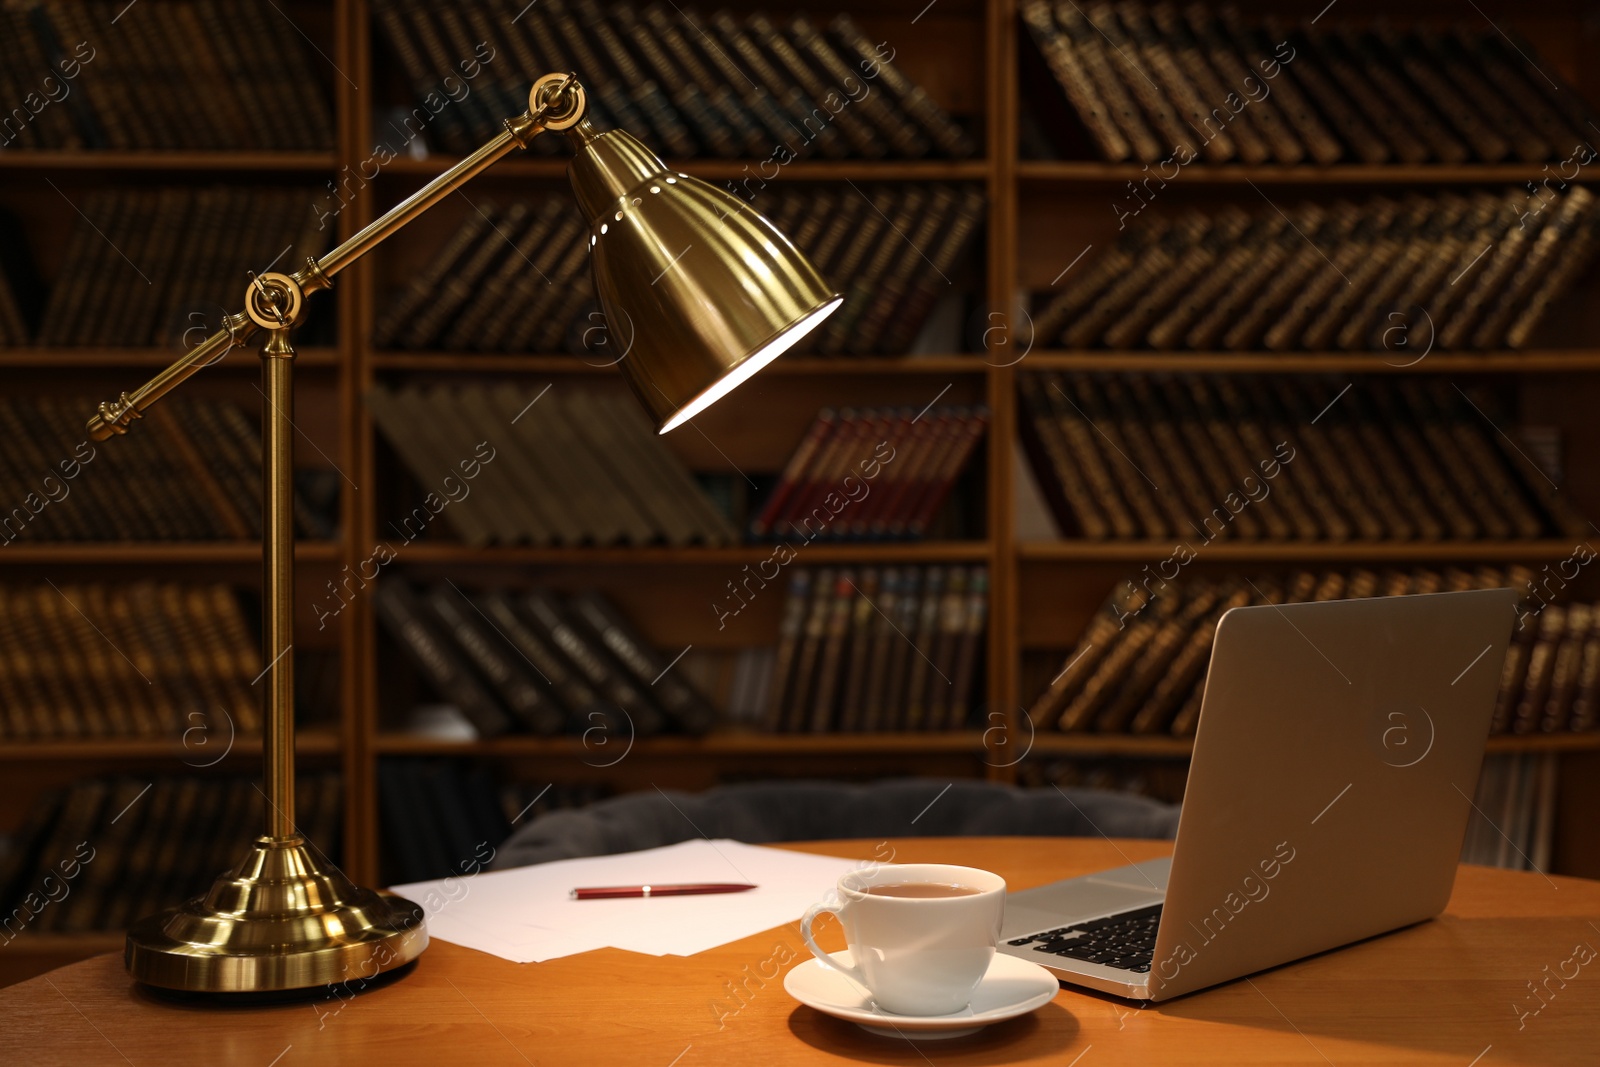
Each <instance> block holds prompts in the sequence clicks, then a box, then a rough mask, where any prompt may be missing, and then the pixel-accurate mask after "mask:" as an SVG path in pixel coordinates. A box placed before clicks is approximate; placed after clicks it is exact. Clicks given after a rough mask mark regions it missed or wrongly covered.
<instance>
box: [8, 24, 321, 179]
mask: <svg viewBox="0 0 1600 1067" xmlns="http://www.w3.org/2000/svg"><path fill="white" fill-rule="evenodd" d="M268 8H272V9H273V10H268ZM111 27H114V30H113V29H111ZM108 33H111V34H112V36H111V37H108V36H107V34H108ZM0 40H4V41H5V42H6V46H7V56H6V63H5V65H4V67H0V93H4V99H5V101H6V104H7V106H9V107H10V108H11V109H12V110H11V111H10V112H9V113H8V114H7V116H6V121H5V125H4V126H3V127H0V150H3V149H5V148H47V149H71V148H90V149H99V148H111V149H235V150H249V149H283V150H304V151H317V150H320V151H331V150H332V148H333V130H334V122H333V107H332V102H331V96H330V94H329V92H328V86H327V80H328V70H327V67H326V65H325V64H324V63H323V62H322V61H321V60H318V59H314V58H313V56H312V50H313V49H314V48H315V47H316V46H315V45H314V44H313V43H312V42H311V41H310V40H309V39H308V38H307V37H305V35H304V31H303V30H301V29H300V27H299V26H298V25H297V24H296V23H295V22H294V21H293V20H292V19H291V18H290V17H289V16H288V15H287V14H285V13H284V12H283V11H282V10H280V9H278V8H277V5H275V4H266V5H263V4H260V3H257V2H256V0H174V2H171V3H162V4H158V5H151V6H149V7H147V8H146V9H145V10H143V11H139V10H134V9H130V7H129V6H128V5H125V4H121V3H112V2H109V0H93V2H88V3H36V2H28V0H24V2H22V3H20V4H8V5H6V7H5V8H3V9H0Z"/></svg>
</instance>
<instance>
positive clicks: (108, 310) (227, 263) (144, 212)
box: [33, 5, 329, 359]
mask: <svg viewBox="0 0 1600 1067" xmlns="http://www.w3.org/2000/svg"><path fill="white" fill-rule="evenodd" d="M62 6H63V7H70V6H72V5H62ZM310 202H311V197H310V196H309V195H308V194H307V193H306V192H305V191H303V190H297V189H266V188H263V189H241V188H227V187H221V186H218V187H212V188H198V189H186V188H167V189H99V190H95V191H93V192H91V193H89V194H88V195H87V196H85V197H83V198H82V200H81V201H79V202H77V203H75V205H74V206H75V207H77V208H78V209H79V216H78V218H77V220H76V221H75V223H74V225H73V228H72V233H71V236H70V237H69V238H68V239H67V248H66V253H65V258H64V259H63V261H62V266H61V270H60V271H59V272H58V274H57V276H56V282H55V284H54V285H52V286H51V288H50V294H49V298H48V299H47V300H46V302H45V304H44V309H43V315H42V318H41V320H40V321H39V322H38V323H37V324H34V327H35V328H34V331H33V333H34V339H35V341H36V343H38V344H40V345H59V346H87V345H95V346H101V347H108V348H133V347H138V346H144V345H152V346H157V347H165V348H172V347H181V348H192V347H194V346H195V345H196V344H198V343H199V342H201V341H203V340H204V339H205V338H206V337H208V336H210V335H211V334H212V333H214V332H216V331H217V330H218V329H220V328H221V325H222V322H221V320H222V316H223V315H225V314H231V313H233V312H236V311H238V310H240V308H242V307H243V306H244V293H245V287H246V286H247V285H249V284H250V277H251V273H250V272H251V271H254V272H256V273H261V272H265V271H266V270H268V269H277V270H283V271H292V270H296V269H298V268H299V266H300V264H301V262H302V261H303V260H304V259H305V257H307V256H312V255H318V254H320V253H321V251H322V249H323V248H324V247H325V243H326V240H327V238H328V236H329V231H328V230H326V229H319V228H318V225H317V220H316V217H315V215H314V214H313V212H312V211H311V210H310V207H309V204H310ZM296 340H297V341H299V343H301V344H306V343H309V338H308V334H307V333H305V332H304V331H302V332H300V333H298V334H297V336H296ZM233 358H235V359H237V358H239V357H238V356H237V355H235V356H234V357H233Z"/></svg>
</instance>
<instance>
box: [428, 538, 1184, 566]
mask: <svg viewBox="0 0 1600 1067" xmlns="http://www.w3.org/2000/svg"><path fill="white" fill-rule="evenodd" d="M776 547H777V545H776V543H773V544H759V545H730V546H727V547H710V546H687V547H676V546H669V545H641V546H638V547H627V546H609V547H577V548H542V547H534V546H521V545H495V546H492V547H488V548H473V547H472V546H470V545H457V544H434V545H430V544H414V545H409V546H407V547H405V548H403V549H400V550H399V557H398V558H399V559H400V561H401V562H405V563H466V564H478V565H490V566H492V565H501V564H547V565H560V564H576V565H582V564H594V565H615V564H619V563H620V564H648V565H658V564H663V563H697V564H729V565H737V564H743V563H758V562H760V561H761V560H764V559H769V558H771V556H772V553H773V550H774V549H775V548H776ZM1169 551H1170V549H1169ZM795 555H796V559H798V560H799V561H801V562H803V563H835V564H837V563H883V564H890V563H960V562H969V561H971V562H984V561H986V560H988V558H989V555H990V546H989V542H987V541H893V542H856V543H850V542H845V543H832V542H830V543H828V544H811V545H806V546H803V547H797V548H796V549H795Z"/></svg>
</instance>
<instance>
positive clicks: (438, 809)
mask: <svg viewBox="0 0 1600 1067" xmlns="http://www.w3.org/2000/svg"><path fill="white" fill-rule="evenodd" d="M606 793H607V790H606V788H605V787H604V786H603V785H600V784H598V783H581V782H545V783H539V784H534V783H530V782H522V781H500V780H498V779H497V777H496V776H495V775H494V774H493V773H492V772H491V771H490V770H489V769H488V768H486V767H482V766H470V767H469V766H466V765H463V764H462V763H461V762H460V761H459V760H440V759H431V760H430V759H395V758H387V759H382V760H379V761H378V801H379V807H380V809H381V811H382V819H383V845H384V857H383V871H384V884H386V885H399V884H404V883H407V882H421V881H427V880H430V879H434V878H449V877H452V876H453V877H456V878H461V877H463V876H464V875H469V874H474V873H476V872H477V870H479V869H482V868H485V867H488V866H489V865H490V863H492V861H493V857H494V855H495V853H496V850H497V849H498V848H499V846H500V843H501V842H503V841H504V840H505V839H506V838H507V837H509V836H510V835H511V831H512V830H513V829H515V828H518V827H522V826H526V825H527V824H528V823H530V822H532V821H533V820H534V819H537V818H538V817H539V816H541V815H543V814H545V813H546V812H551V811H559V810H562V809H566V808H580V807H583V806H585V805H587V804H592V803H594V802H595V801H596V800H600V799H602V798H604V797H605V796H606Z"/></svg>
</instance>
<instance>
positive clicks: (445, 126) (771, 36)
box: [375, 0, 977, 164]
mask: <svg viewBox="0 0 1600 1067" xmlns="http://www.w3.org/2000/svg"><path fill="white" fill-rule="evenodd" d="M375 8H376V11H375V14H376V17H377V24H378V26H379V28H380V30H381V33H382V36H383V38H384V40H385V41H386V43H387V44H388V46H389V49H390V50H391V51H392V53H393V54H394V57H395V59H396V60H397V61H398V64H399V66H400V69H401V70H402V71H403V72H404V74H405V76H406V78H407V79H408V80H409V81H410V83H411V90H412V95H413V96H414V98H415V100H416V101H417V105H418V108H419V109H420V108H422V107H425V106H427V107H428V112H429V113H433V121H432V123H431V124H429V125H428V130H427V133H426V135H425V136H426V139H427V140H428V141H429V142H431V143H434V144H436V145H437V146H438V147H440V148H442V149H443V150H444V151H446V152H454V153H457V154H465V153H467V152H470V151H472V150H473V149H475V148H476V147H477V146H478V145H480V144H482V143H483V142H484V141H487V140H488V139H490V138H491V137H493V136H494V135H495V134H497V133H499V132H500V128H501V127H500V123H501V122H502V121H503V120H504V119H506V118H508V117H510V116H512V115H516V114H520V113H521V112H522V110H523V109H524V108H526V107H527V93H528V86H529V85H531V84H532V83H533V81H534V79H536V78H539V77H541V76H543V75H545V74H549V73H551V72H563V71H573V72H576V73H577V75H578V77H579V78H580V79H582V82H583V85H584V88H585V89H586V90H587V91H588V95H589V109H590V117H591V118H592V119H593V121H594V122H595V124H596V125H597V126H600V127H601V128H610V127H620V128H622V129H625V130H627V131H629V132H630V133H632V134H634V135H635V136H637V137H639V138H640V139H641V140H643V141H644V142H645V143H646V144H648V145H649V146H650V147H651V148H652V149H654V150H655V151H657V152H658V153H661V154H663V155H667V156H671V157H673V158H685V157H689V156H696V155H710V156H722V157H726V158H740V157H742V158H748V159H760V160H769V161H772V162H775V163H780V164H781V163H786V162H788V161H789V160H791V159H796V158H801V157H804V156H808V155H812V154H815V155H819V156H823V157H824V158H828V159H844V158H861V159H881V158H885V157H892V158H897V159H914V158H920V157H923V156H930V155H935V156H946V157H957V158H961V157H966V156H971V155H973V154H974V153H975V152H976V150H977V146H976V143H975V142H974V140H973V138H972V137H971V136H970V135H969V134H968V133H967V131H966V130H964V129H963V128H962V127H961V125H960V124H958V123H957V122H955V121H954V120H953V119H952V118H951V117H950V116H949V115H948V114H947V113H946V112H945V111H944V110H943V109H942V108H941V107H940V106H939V105H938V104H936V103H935V102H934V101H933V99H932V98H931V97H929V96H928V94H927V92H926V91H924V90H923V89H922V88H921V87H920V86H918V85H916V84H914V83H913V82H911V81H910V80H909V79H908V78H906V77H905V75H904V74H903V73H901V72H900V70H899V69H898V68H896V67H895V66H894V64H893V59H894V49H893V48H892V47H889V46H887V45H886V44H883V43H875V42H874V41H873V40H872V39H871V38H869V37H867V36H866V35H865V34H864V33H863V32H862V31H861V30H860V29H859V28H857V26H856V25H855V23H854V22H853V21H852V20H851V19H850V18H849V16H847V15H843V14H841V15H837V16H835V17H834V18H833V19H832V20H830V21H829V22H828V23H827V25H826V26H823V25H821V24H819V23H817V22H815V21H813V20H811V19H809V18H807V17H805V16H803V15H796V16H792V17H790V18H788V19H775V18H772V17H769V16H768V15H766V14H763V13H762V12H759V11H754V12H750V13H748V14H745V15H743V16H742V17H739V16H735V15H733V14H731V13H729V12H728V11H726V10H718V11H715V12H713V13H712V14H711V15H710V16H708V17H704V18H697V17H695V16H694V14H693V13H692V12H685V11H683V10H682V9H681V8H679V7H678V6H677V5H676V4H665V5H663V4H661V3H651V4H648V5H646V6H644V7H643V8H636V7H635V6H634V5H632V4H611V3H607V4H604V5H602V4H600V3H598V2H595V0H544V2H543V3H540V4H538V5H537V6H534V5H528V6H523V5H519V4H517V3H515V2H514V0H499V2H496V3H492V4H482V3H466V2H463V0H452V2H448V3H438V4H435V3H424V2H422V0H386V2H384V3H381V4H377V5H375ZM519 8H520V10H519ZM484 46H487V47H488V49H489V50H488V51H487V53H486V52H485V51H484ZM475 55H476V56H477V58H478V59H479V60H483V62H482V63H481V64H479V63H477V62H475V61H474V56H475ZM474 70H476V74H475V78H476V79H477V80H476V84H471V79H469V80H468V81H466V82H464V81H463V79H462V78H461V76H460V74H458V73H457V72H458V71H460V72H461V73H467V72H470V71H474ZM452 83H453V84H452ZM463 85H467V87H468V88H467V91H465V92H463V91H462V88H461V87H462V86H463ZM447 97H448V98H449V100H451V101H455V103H454V104H453V105H447V104H446V103H445V98H447ZM430 101H437V102H438V103H437V105H436V106H428V104H429V102H430ZM423 117H424V119H426V118H427V117H428V115H427V114H424V116H423ZM544 140H554V139H552V138H546V139H544ZM534 144H535V145H536V146H541V150H544V151H549V149H545V148H543V147H542V144H543V142H542V141H535V142H534Z"/></svg>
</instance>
